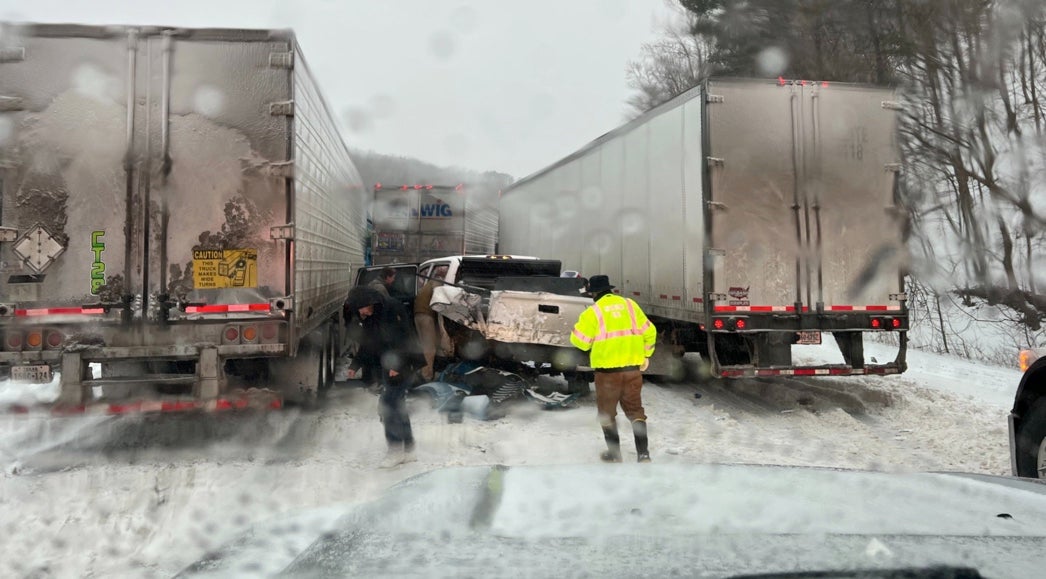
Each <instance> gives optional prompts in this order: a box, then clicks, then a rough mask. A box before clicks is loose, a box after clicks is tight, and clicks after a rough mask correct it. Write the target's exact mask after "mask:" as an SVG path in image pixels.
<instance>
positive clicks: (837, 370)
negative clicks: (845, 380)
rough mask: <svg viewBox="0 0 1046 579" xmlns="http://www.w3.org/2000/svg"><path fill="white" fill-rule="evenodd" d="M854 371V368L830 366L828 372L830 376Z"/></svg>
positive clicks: (844, 374)
mask: <svg viewBox="0 0 1046 579" xmlns="http://www.w3.org/2000/svg"><path fill="white" fill-rule="evenodd" d="M852 373H853V368H829V369H828V374H829V375H830V376H846V375H848V374H852Z"/></svg>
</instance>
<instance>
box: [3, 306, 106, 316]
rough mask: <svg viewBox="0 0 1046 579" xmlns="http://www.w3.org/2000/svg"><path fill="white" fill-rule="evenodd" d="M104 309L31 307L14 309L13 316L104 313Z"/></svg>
mask: <svg viewBox="0 0 1046 579" xmlns="http://www.w3.org/2000/svg"><path fill="white" fill-rule="evenodd" d="M104 313H105V309H103V308H33V309H24V310H15V316H25V317H27V316H61V315H69V314H73V315H80V314H104Z"/></svg>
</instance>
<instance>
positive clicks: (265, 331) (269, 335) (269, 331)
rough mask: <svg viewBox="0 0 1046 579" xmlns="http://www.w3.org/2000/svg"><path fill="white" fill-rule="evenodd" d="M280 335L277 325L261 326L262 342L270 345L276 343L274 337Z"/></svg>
mask: <svg viewBox="0 0 1046 579" xmlns="http://www.w3.org/2000/svg"><path fill="white" fill-rule="evenodd" d="M279 334H280V326H279V324H262V327H261V338H262V341H263V342H266V343H271V342H275V341H276V337H277V336H278V335H279Z"/></svg>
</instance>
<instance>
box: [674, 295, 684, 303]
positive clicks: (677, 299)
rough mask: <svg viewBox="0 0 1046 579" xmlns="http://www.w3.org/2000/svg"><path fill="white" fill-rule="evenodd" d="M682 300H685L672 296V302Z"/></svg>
mask: <svg viewBox="0 0 1046 579" xmlns="http://www.w3.org/2000/svg"><path fill="white" fill-rule="evenodd" d="M681 299H683V298H682V297H680V296H672V301H675V302H678V301H679V300H681Z"/></svg>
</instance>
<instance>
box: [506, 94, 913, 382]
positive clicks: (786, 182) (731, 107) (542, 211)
mask: <svg viewBox="0 0 1046 579" xmlns="http://www.w3.org/2000/svg"><path fill="white" fill-rule="evenodd" d="M894 108H895V105H894V104H893V93H892V91H890V90H888V89H883V88H872V87H861V86H855V85H843V84H834V83H807V82H801V81H800V82H788V81H779V82H773V81H759V80H746V79H730V80H711V81H708V82H707V83H705V84H704V85H702V86H699V87H696V88H694V89H692V90H690V91H688V92H687V93H684V94H683V95H680V96H679V97H677V98H675V99H674V100H672V101H670V102H668V103H666V104H664V105H662V106H660V107H658V108H656V109H654V110H652V111H650V112H648V113H646V114H644V115H642V116H640V117H638V118H637V119H635V120H633V121H631V122H630V123H627V124H625V125H623V126H622V127H619V128H618V129H615V130H614V131H611V132H610V133H607V134H606V135H603V136H602V137H600V138H598V139H596V140H595V141H593V142H592V143H590V144H588V145H587V146H585V147H583V148H582V149H580V150H579V151H577V152H575V153H574V154H572V155H570V156H568V157H566V158H564V159H563V160H561V161H559V162H557V163H555V164H553V165H552V166H550V167H548V168H546V169H544V170H542V171H539V172H538V173H535V174H534V175H531V176H529V177H527V178H525V179H523V180H521V181H519V182H517V183H516V184H514V185H513V186H512V187H511V188H510V189H509V190H507V191H506V192H505V193H504V194H503V196H502V199H501V221H500V224H499V235H500V237H499V241H500V244H501V245H500V249H501V250H502V251H505V252H516V253H530V254H533V255H541V256H543V257H548V258H556V259H560V260H562V261H563V265H564V267H565V268H568V269H580V270H581V271H582V273H583V275H586V276H590V275H593V274H596V273H605V274H608V275H610V276H611V278H612V279H613V280H614V283H615V284H616V285H617V286H618V288H619V291H620V293H621V294H622V295H625V296H628V297H631V298H633V299H635V300H636V301H637V302H638V303H639V304H640V305H641V306H642V307H643V308H644V309H645V310H646V311H647V312H648V313H649V314H650V315H651V316H652V317H653V318H654V319H655V321H656V322H657V323H658V325H659V328H660V329H661V330H662V334H663V336H662V337H663V338H664V339H666V340H667V341H668V342H667V343H671V344H672V345H673V346H675V347H676V350H677V351H678V350H681V349H686V350H691V351H699V352H701V353H702V354H703V355H705V357H706V358H708V359H710V360H711V362H712V366H713V371H714V372H715V374H716V375H720V376H745V375H756V374H757V372H758V375H771V374H778V373H780V374H788V373H790V372H792V371H793V370H795V369H796V368H795V366H794V365H793V363H792V360H791V346H792V344H794V343H796V342H797V341H798V340H799V338H800V334H799V332H806V333H804V334H802V337H803V338H804V339H813V338H816V339H819V338H820V332H822V331H831V332H833V334H834V337H835V339H836V341H837V342H838V343H839V345H840V350H841V352H842V354H843V358H844V360H845V362H846V363H845V364H844V365H842V366H836V367H832V368H828V367H825V368H804V369H802V373H804V374H810V375H822V374H832V375H840V374H851V373H854V374H866V373H867V374H886V373H896V372H900V371H903V370H904V365H905V363H904V351H905V342H906V340H905V334H904V332H905V331H906V330H907V323H908V322H907V313H906V311H905V309H904V298H905V296H904V293H903V281H902V274H901V271H902V267H903V260H904V244H903V233H902V232H903V223H902V222H901V221H900V219H899V218H898V217H897V215H898V212H897V211H896V210H895V207H894V181H895V172H896V171H897V168H898V164H897V163H898V155H899V153H898V149H897V144H896V139H895V125H896V122H895V118H894V116H895V112H894V111H893V110H892V109H894ZM867 331H899V332H900V333H901V338H900V343H901V347H900V349H899V352H898V357H897V359H896V360H895V361H894V362H891V363H889V364H884V365H879V366H874V365H870V364H867V363H866V362H865V360H864V354H863V346H862V344H863V333H864V332H867ZM662 350H664V349H662Z"/></svg>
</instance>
